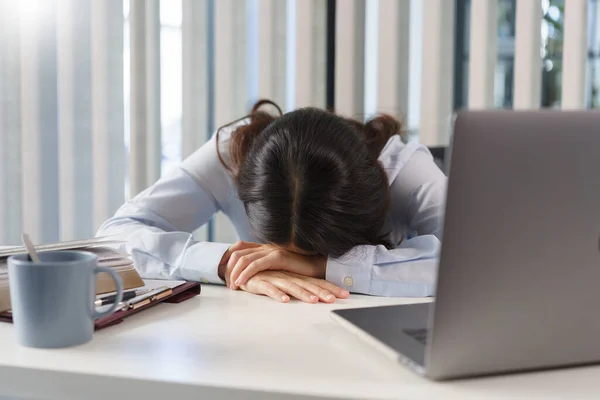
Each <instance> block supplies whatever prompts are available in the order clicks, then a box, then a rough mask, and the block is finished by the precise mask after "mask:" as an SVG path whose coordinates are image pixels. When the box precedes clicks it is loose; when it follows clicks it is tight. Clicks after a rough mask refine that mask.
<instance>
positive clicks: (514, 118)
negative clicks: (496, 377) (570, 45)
mask: <svg viewBox="0 0 600 400" xmlns="http://www.w3.org/2000/svg"><path fill="white" fill-rule="evenodd" d="M599 127H600V112H594V111H581V112H578V111H573V112H561V111H466V112H461V113H459V114H458V115H457V116H456V119H455V122H454V135H453V140H452V146H451V166H450V172H449V179H448V189H447V201H446V214H445V221H444V234H443V241H442V249H441V253H440V261H439V266H438V277H437V290H436V298H435V301H434V302H430V303H422V304H412V305H399V306H383V307H372V308H361V309H345V310H336V311H333V316H334V318H335V319H336V320H338V321H339V322H340V323H342V324H343V325H344V326H346V327H347V328H349V329H351V330H353V331H354V332H355V333H358V334H359V335H360V336H361V337H364V338H366V339H367V340H369V341H370V342H371V343H373V344H375V345H376V346H377V347H379V348H380V349H382V350H383V351H385V352H386V353H387V354H389V355H391V356H392V357H393V358H394V359H395V360H397V361H398V362H401V363H404V364H406V365H407V366H409V367H410V368H412V369H413V370H415V371H416V372H418V373H420V374H422V375H424V376H426V377H428V378H431V379H434V380H443V379H453V378H462V377H472V376H478V375H491V374H500V373H509V372H519V371H530V370H538V369H547V368H558V367H566V366H575V365H583V364H590V363H596V362H598V361H600V345H599V343H600V128H599Z"/></svg>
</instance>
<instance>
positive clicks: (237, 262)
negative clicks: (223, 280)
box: [228, 249, 272, 290]
mask: <svg viewBox="0 0 600 400" xmlns="http://www.w3.org/2000/svg"><path fill="white" fill-rule="evenodd" d="M271 253H272V251H271V250H263V249H248V250H241V251H236V252H235V253H234V255H233V256H231V259H230V263H229V264H228V265H233V267H232V268H231V273H230V274H229V287H230V288H231V289H233V290H236V289H237V288H238V287H240V286H241V285H242V284H243V283H246V281H244V282H243V283H240V282H239V279H238V277H239V275H240V274H241V273H242V272H243V271H245V270H246V269H247V268H249V267H250V266H251V265H253V264H254V263H256V262H258V261H260V260H264V259H267V258H269V257H270V255H271ZM259 265H260V267H259V268H262V266H263V265H269V263H264V262H263V263H260V264H259ZM265 269H268V268H265ZM253 270H255V272H254V273H252V274H246V275H247V276H248V278H250V277H252V276H254V275H255V274H256V272H259V271H262V270H263V269H256V267H253Z"/></svg>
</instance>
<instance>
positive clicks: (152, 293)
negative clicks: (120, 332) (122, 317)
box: [119, 286, 173, 310]
mask: <svg viewBox="0 0 600 400" xmlns="http://www.w3.org/2000/svg"><path fill="white" fill-rule="evenodd" d="M171 294H173V290H172V289H171V288H170V287H168V286H161V287H158V288H156V289H152V290H149V291H148V292H146V293H145V294H143V295H141V296H136V297H135V298H133V299H131V300H129V301H123V302H121V303H120V304H119V306H120V309H121V310H128V309H130V308H131V309H134V310H135V309H137V308H140V307H143V306H145V305H147V304H150V303H152V302H153V301H157V300H160V299H162V298H165V297H168V296H170V295H171Z"/></svg>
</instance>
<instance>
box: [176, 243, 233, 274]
mask: <svg viewBox="0 0 600 400" xmlns="http://www.w3.org/2000/svg"><path fill="white" fill-rule="evenodd" d="M229 246H231V245H230V244H226V243H214V242H199V243H195V244H194V245H192V246H190V247H189V248H188V249H187V251H186V252H185V256H184V259H183V262H182V263H181V266H180V271H179V274H178V275H180V276H181V278H182V279H184V280H186V281H196V282H203V283H217V284H224V283H225V282H223V281H222V280H221V278H219V263H220V262H221V259H222V258H223V255H224V254H225V252H226V251H227V249H228V248H229Z"/></svg>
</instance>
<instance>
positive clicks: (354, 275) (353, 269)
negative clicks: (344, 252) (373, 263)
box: [325, 258, 372, 293]
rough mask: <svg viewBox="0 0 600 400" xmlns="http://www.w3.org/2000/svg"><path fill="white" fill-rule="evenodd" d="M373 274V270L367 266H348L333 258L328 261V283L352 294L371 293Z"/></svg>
mask: <svg viewBox="0 0 600 400" xmlns="http://www.w3.org/2000/svg"><path fill="white" fill-rule="evenodd" d="M371 274H372V269H371V268H368V267H365V266H352V265H347V264H343V263H341V262H340V261H339V260H335V259H332V258H330V259H328V260H327V270H326V272H325V278H326V279H327V281H328V282H331V283H333V284H334V285H336V286H339V287H341V288H344V289H346V290H347V291H349V292H352V293H370V291H371V282H372V280H371Z"/></svg>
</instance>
